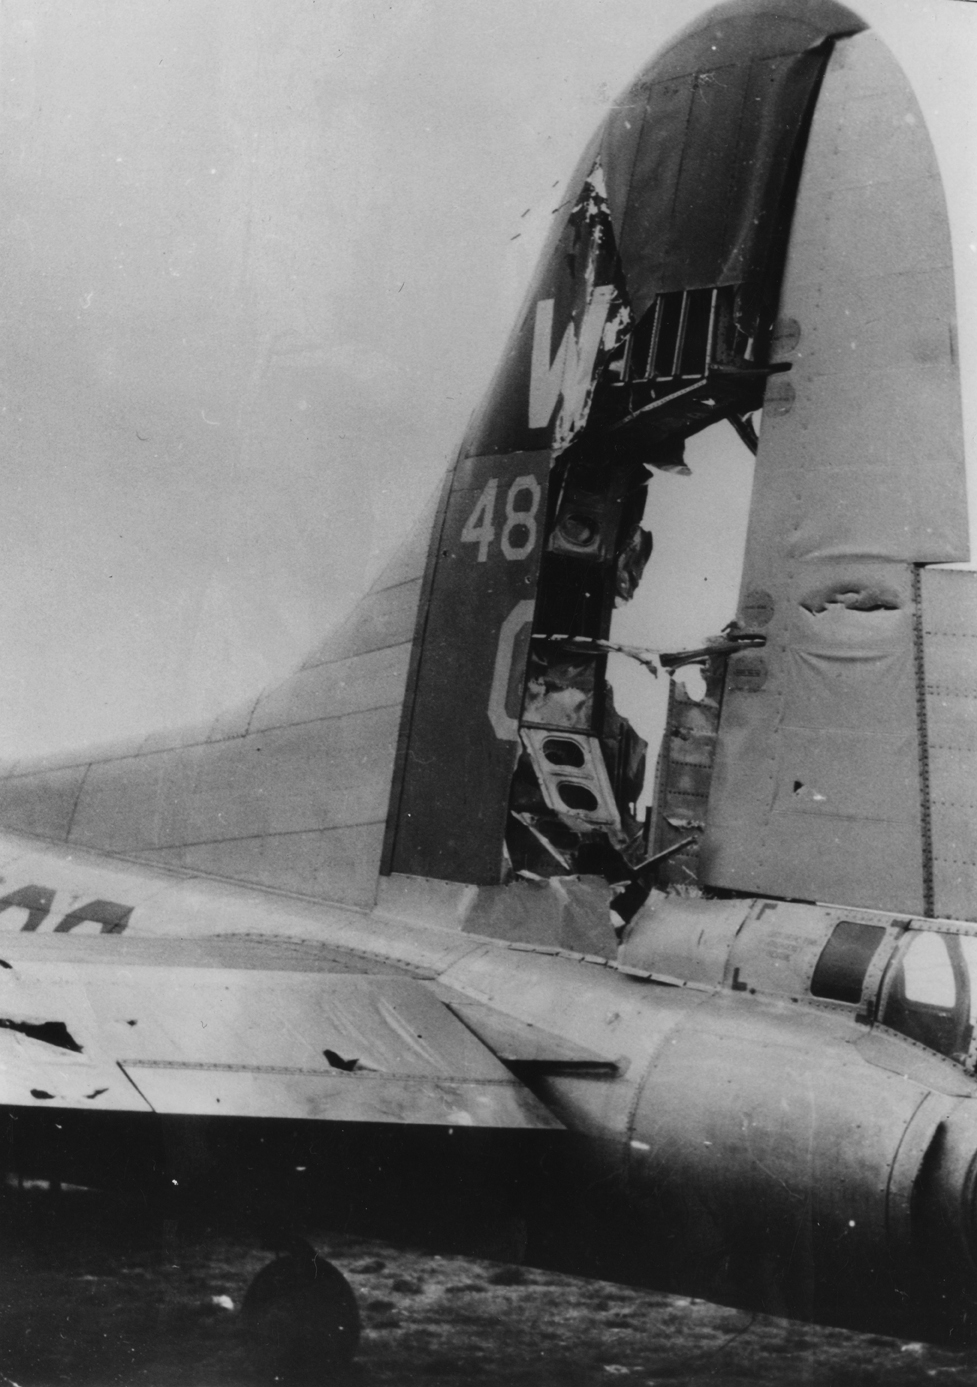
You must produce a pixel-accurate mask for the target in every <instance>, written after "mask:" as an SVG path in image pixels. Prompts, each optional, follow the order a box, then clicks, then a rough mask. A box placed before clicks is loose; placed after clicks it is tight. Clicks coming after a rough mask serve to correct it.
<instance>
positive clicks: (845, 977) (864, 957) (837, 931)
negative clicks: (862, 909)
mask: <svg viewBox="0 0 977 1387" xmlns="http://www.w3.org/2000/svg"><path fill="white" fill-rule="evenodd" d="M884 938H885V926H884V925H869V924H865V923H863V922H862V921H859V920H840V921H839V922H838V924H837V925H835V927H834V931H833V933H832V935H831V938H830V939H829V940H828V942H827V944H825V946H824V948H823V950H822V951H821V957H820V958H819V959H818V961H817V966H816V967H815V969H814V976H813V978H812V979H811V995H812V996H814V997H824V998H825V999H826V1000H828V1001H832V1002H853V1003H855V1005H857V1004H858V1003H859V1002H860V1001H861V999H862V984H863V983H864V981H865V974H866V973H867V972H868V965H869V964H870V963H871V961H872V958H873V956H874V954H875V951H876V949H877V948H878V947H879V945H880V944H881V943H882V940H883V939H884Z"/></svg>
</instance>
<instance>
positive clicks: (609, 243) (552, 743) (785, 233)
mask: <svg viewBox="0 0 977 1387" xmlns="http://www.w3.org/2000/svg"><path fill="white" fill-rule="evenodd" d="M862 30H863V26H862V25H861V23H860V22H859V21H858V20H857V19H856V18H855V17H854V16H853V15H851V13H850V12H848V11H846V10H843V9H842V8H840V7H839V6H836V5H833V4H821V3H813V4H810V5H805V6H804V7H803V8H801V7H788V8H787V9H784V8H783V7H777V6H774V5H769V4H766V3H765V0H757V3H756V4H755V5H752V6H750V7H749V9H744V8H742V7H736V8H735V10H732V9H727V8H725V7H721V8H720V9H718V10H716V11H713V12H712V13H711V14H710V15H709V16H707V17H706V19H705V21H703V22H700V24H699V25H698V27H693V28H692V29H690V30H689V31H687V33H686V34H685V35H684V36H683V37H681V38H680V39H679V40H677V42H676V43H675V44H674V45H673V47H672V48H670V49H669V50H667V51H666V52H665V53H664V54H663V55H661V56H660V57H659V58H658V59H656V60H655V62H654V63H653V64H652V65H651V67H650V68H648V69H647V70H646V71H645V72H644V73H643V74H642V75H641V76H640V77H639V78H638V80H637V82H636V83H635V84H634V86H633V87H632V88H631V89H630V90H629V91H628V92H627V93H625V94H624V96H623V97H622V99H621V100H620V101H619V102H618V103H617V105H616V106H615V108H614V110H613V112H612V114H611V115H610V117H609V118H608V120H607V122H606V123H605V125H604V126H603V127H602V128H601V129H600V130H599V131H598V132H597V135H596V136H595V139H594V140H593V141H592V143H591V145H590V147H589V148H588V150H587V151H586V153H585V155H584V158H583V161H582V162H581V165H580V167H579V169H578V171H577V174H576V175H575V177H574V179H573V180H572V181H571V185H570V189H569V191H568V195H567V197H566V200H565V204H564V208H563V210H562V213H561V214H560V216H558V217H557V219H556V221H555V223H554V227H553V230H552V233H551V237H550V240H549V243H548V245H547V246H546V248H545V250H544V253H543V256H542V260H541V265H540V270H539V273H538V275H537V278H536V281H535V283H534V285H533V287H532V289H531V291H530V294H529V296H528V300H527V305H526V310H525V313H524V315H523V317H522V319H521V320H520V322H519V324H518V326H517V329H516V331H515V334H514V336H513V339H512V342H511V344H510V347H509V349H508V351H507V353H506V356H505V358H504V360H503V363H502V366H501V368H500V370H499V373H498V376H497V379H496V381H495V383H494V385H493V388H492V390H491V391H490V393H489V396H488V399H487V401H486V404H485V406H484V407H483V410H482V412H481V414H480V415H479V416H477V417H476V420H475V422H474V424H473V426H472V428H471V430H470V433H469V436H468V438H467V439H466V441H465V444H464V446H463V448H462V451H461V456H460V458H459V461H458V463H457V465H456V467H455V469H454V472H453V474H452V476H451V477H450V478H449V482H448V487H447V490H446V493H445V499H444V503H443V507H442V516H441V522H440V525H439V527H438V528H437V529H436V538H435V542H434V544H433V545H432V551H431V559H430V563H429V572H428V580H427V582H428V586H427V593H428V594H429V595H430V602H429V606H428V608H427V611H426V614H425V618H424V625H423V629H422V630H421V631H420V637H421V644H420V651H419V655H418V659H417V662H416V664H415V669H414V681H413V684H412V686H411V688H410V689H409V696H408V704H409V706H408V707H407V710H406V713H405V720H404V723H403V726H402V743H401V747H402V752H401V757H400V761H399V768H398V772H397V774H396V775H395V780H394V797H393V800H392V808H391V818H390V821H389V823H388V852H387V856H386V869H387V870H392V871H394V872H404V873H411V874H415V875H424V876H436V877H442V878H447V879H448V880H454V881H464V882H472V883H475V884H478V885H486V886H488V885H492V884H500V883H503V882H505V881H507V880H511V879H512V877H513V875H514V874H515V875H517V876H518V875H520V874H521V875H523V876H527V877H533V876H537V877H545V878H553V877H568V876H571V875H576V874H584V875H586V874H595V875H598V876H600V875H602V876H604V877H605V878H606V879H607V881H608V882H610V883H612V884H622V885H624V887H625V891H624V894H623V896H619V897H618V898H617V901H616V902H615V908H616V909H617V911H618V913H619V914H620V915H622V916H623V917H624V918H627V916H628V915H629V914H630V913H631V912H632V911H633V910H634V909H635V908H636V906H637V904H638V903H640V900H641V899H642V896H643V894H644V893H646V892H647V890H648V889H649V887H650V885H651V884H653V883H656V882H657V884H660V885H665V886H668V885H669V884H670V883H672V882H675V881H679V880H682V881H688V880H689V877H690V876H692V877H693V878H694V879H696V880H697V881H698V882H699V884H700V885H702V886H704V887H706V888H714V889H722V890H725V891H730V890H732V891H741V892H746V893H757V892H759V893H762V894H765V895H770V896H781V897H787V898H792V899H806V900H818V899H821V900H824V899H827V900H831V899H845V900H848V901H852V902H853V903H856V904H859V905H864V906H870V907H875V908H900V907H901V908H905V909H910V910H913V911H915V912H917V913H934V912H936V913H940V912H942V913H950V910H949V907H951V906H952V910H953V911H955V912H956V913H958V914H968V915H970V914H972V912H973V907H972V905H969V904H968V903H967V901H966V900H964V899H963V898H964V896H966V895H967V887H968V886H969V883H970V881H971V879H972V877H973V876H974V874H975V872H977V844H974V843H973V842H971V841H970V840H969V839H968V840H967V842H966V843H964V842H963V841H962V838H963V837H966V834H962V833H961V827H960V826H961V824H962V822H963V816H964V813H965V801H966V800H967V795H966V793H965V791H964V788H963V786H962V785H961V784H958V783H956V781H955V780H954V778H953V775H952V773H950V772H949V771H948V767H949V766H950V765H951V764H952V763H953V758H952V757H948V756H946V755H943V754H942V753H939V754H934V749H933V747H932V746H931V740H932V739H931V738H930V736H929V733H928V730H927V728H928V725H929V722H934V725H935V723H936V722H939V723H940V726H941V727H942V726H943V725H944V724H946V723H947V718H946V717H945V716H943V713H942V709H943V707H944V705H945V699H944V700H943V702H942V703H940V705H939V706H935V705H934V694H933V688H932V679H930V678H929V676H928V675H927V671H926V666H927V659H929V661H930V664H932V661H933V659H935V658H936V650H935V647H934V649H933V650H932V651H930V654H929V656H927V654H926V648H925V647H926V642H927V640H929V641H930V642H931V643H932V640H933V639H935V637H933V636H932V634H931V635H930V636H927V635H926V632H927V630H930V629H931V628H932V629H935V627H934V622H935V620H936V618H935V609H934V607H933V605H932V602H931V603H930V605H929V607H927V605H926V603H927V594H928V593H930V592H932V591H935V589H934V587H933V584H932V582H930V581H929V578H930V577H931V576H932V575H927V574H926V573H925V570H924V566H925V565H927V564H933V563H940V562H947V561H953V560H962V559H966V558H967V557H968V548H967V535H966V520H965V517H966V499H965V490H964V472H963V448H962V430H961V417H960V416H961V410H960V398H959V381H958V368H957V363H956V358H955V346H954V336H953V315H954V295H953V277H952V265H951V258H950V246H949V235H948V228H947V220H946V210H945V205H944V201H943V193H942V187H941V184H940V179H939V174H938V171H937V168H936V163H935V159H934V156H933V151H932V147H931V145H930V143H929V139H928V136H927V133H926V129H925V123H924V121H923V117H922V114H921V112H920V110H919V107H918V105H917V103H916V101H915V98H914V97H913V94H912V91H911V89H910V87H909V85H908V83H907V81H906V79H905V77H904V75H903V73H902V72H901V70H900V69H899V67H898V64H897V63H896V62H895V60H894V59H893V58H892V56H891V54H889V52H888V51H887V50H886V48H885V47H884V45H883V44H882V43H881V42H880V41H879V40H878V39H876V38H875V36H874V35H872V34H870V33H866V32H862ZM761 408H762V411H763V424H762V428H761V430H760V437H759V438H757V436H756V434H755V433H754V430H753V426H752V420H751V415H752V414H753V413H754V412H755V411H757V410H759V409H761ZM720 420H727V421H729V422H730V423H731V424H732V426H733V427H734V428H735V430H736V432H737V433H738V434H739V436H740V439H741V440H742V441H743V443H745V444H746V445H747V446H748V447H750V448H751V450H754V451H756V452H757V466H756V473H755V481H754V493H753V499H752V504H751V513H750V521H749V533H748V538H747V542H746V553H745V558H744V571H743V585H742V591H741V593H740V595H739V600H738V603H737V601H736V599H735V597H734V595H733V594H730V604H729V619H728V622H727V623H726V625H725V628H724V629H723V630H722V631H714V630H703V631H702V632H701V633H697V634H696V637H695V638H694V645H695V648H693V649H690V650H679V651H672V652H661V651H650V650H646V649H633V648H632V649H629V650H628V651H627V652H626V653H629V654H631V655H634V656H636V657H637V658H638V659H639V660H642V661H643V662H645V663H646V664H647V665H648V666H649V667H650V668H653V669H657V670H664V671H666V672H667V673H668V674H669V675H672V674H674V672H675V671H676V670H677V669H680V668H681V667H682V666H683V665H685V664H688V663H692V662H695V663H698V664H699V665H700V667H701V668H702V669H703V671H704V673H705V676H706V678H705V684H706V692H705V696H704V697H703V698H702V699H701V700H698V701H696V700H694V699H692V698H690V697H689V696H688V694H687V693H686V691H685V690H684V689H683V688H682V686H681V685H680V684H677V683H676V684H674V685H673V687H672V691H671V697H670V703H669V712H668V720H667V728H666V732H665V736H664V739H663V742H662V746H661V747H660V748H654V749H652V753H651V754H652V755H656V756H657V776H656V781H655V800H654V803H653V805H652V809H651V812H650V813H649V814H647V815H645V816H643V817H642V816H640V815H639V813H638V812H637V804H638V800H639V797H640V796H641V791H642V783H643V780H644V777H645V770H646V768H645V760H646V758H647V756H648V752H649V748H648V747H647V746H646V745H645V743H644V741H643V740H642V738H641V737H640V736H638V735H637V733H636V732H635V731H634V729H633V728H632V727H631V726H630V725H629V723H628V722H627V720H626V719H625V718H623V717H622V716H621V714H620V712H619V711H618V709H617V708H616V706H615V698H614V691H613V690H612V688H611V683H610V681H609V680H608V656H609V654H610V653H611V652H612V651H613V650H615V649H622V647H620V646H616V645H615V643H614V641H613V640H612V639H611V635H612V632H611V617H612V613H613V610H614V607H615V604H618V605H619V604H621V603H625V602H627V601H629V600H630V599H631V597H632V596H633V594H634V592H635V589H636V588H637V586H638V584H639V583H640V582H641V579H642V574H643V571H644V567H645V564H646V563H647V561H648V558H649V555H650V553H651V549H652V543H653V541H652V536H651V530H652V529H653V528H654V520H653V516H654V507H653V506H652V507H651V511H650V514H651V516H652V522H651V524H649V523H648V522H647V521H646V520H645V515H646V505H647V501H648V495H649V481H650V479H651V478H652V477H653V476H654V474H655V472H656V471H668V470H672V471H675V470H682V468H683V456H684V442H685V440H686V439H687V438H688V437H689V436H690V435H692V434H694V433H696V432H698V431H700V430H703V429H705V428H706V427H708V426H709V425H711V424H713V423H716V422H717V421H720ZM651 490H652V494H653V493H654V486H652V488H651ZM704 542H705V543H708V542H709V540H708V539H705V540H704ZM690 562H692V563H694V562H695V558H694V555H693V556H690ZM956 576H958V577H959V575H956ZM968 595H969V588H968ZM669 598H670V594H669V593H668V592H667V591H662V592H661V593H656V594H655V600H656V601H661V602H662V603H667V602H668V601H669ZM422 605H423V604H422ZM937 624H938V623H937ZM968 629H969V626H968ZM459 649H461V650H462V651H464V652H465V661H464V666H463V668H462V669H460V670H459V668H458V664H457V651H458V650H459ZM941 649H942V647H941ZM941 658H942V657H941ZM947 678H949V676H947ZM950 682H951V683H952V685H953V695H952V696H953V697H954V698H957V697H958V696H959V689H958V685H959V684H960V682H961V678H960V672H959V671H955V672H953V674H952V680H950ZM964 682H966V680H964ZM480 685H482V686H483V687H487V688H488V689H489V690H490V693H489V700H488V709H487V712H486V709H485V707H484V705H482V704H481V701H480V699H479V698H478V697H477V696H474V697H473V696H472V694H473V691H474V690H476V689H477V688H478V687H479V686H480ZM961 706H962V705H961ZM447 710H450V714H449V715H448V716H447V718H446V716H445V715H444V714H446V713H447ZM950 721H953V719H951V720H950ZM959 721H960V719H956V720H955V721H954V722H953V728H950V729H948V731H952V732H953V734H954V736H956V737H957V738H958V739H959V735H960V729H959V727H957V724H958V723H959ZM937 776H942V777H943V779H942V781H941V783H940V786H937V785H936V782H935V780H934V777H937ZM957 779H958V780H959V776H958V777H957ZM947 806H949V807H947ZM934 827H939V830H940V831H939V832H937V833H936V834H935V836H934ZM940 832H943V836H944V838H945V839H946V842H945V843H944V844H943V846H941V842H940V841H938V840H939V838H940ZM947 835H949V837H947ZM700 838H701V850H700V846H699V843H700ZM951 840H952V842H951ZM938 880H939V881H940V882H942V884H943V885H942V894H941V893H940V892H938V891H937V889H936V883H937V881H938Z"/></svg>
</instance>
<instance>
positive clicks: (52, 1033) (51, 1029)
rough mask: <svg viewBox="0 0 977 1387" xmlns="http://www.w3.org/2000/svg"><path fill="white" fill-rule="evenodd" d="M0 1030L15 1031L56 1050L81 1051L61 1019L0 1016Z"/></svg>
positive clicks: (76, 1052) (78, 1053)
mask: <svg viewBox="0 0 977 1387" xmlns="http://www.w3.org/2000/svg"><path fill="white" fill-rule="evenodd" d="M0 1030H4V1031H16V1032H17V1033H18V1035H26V1036H27V1037H28V1038H29V1039H30V1040H40V1041H42V1042H43V1043H44V1044H45V1045H53V1046H54V1047H55V1048H56V1049H58V1050H71V1051H72V1052H73V1053H74V1054H76V1055H80V1054H81V1053H82V1047H81V1046H80V1045H79V1044H78V1042H77V1040H75V1038H74V1036H73V1035H72V1034H71V1032H70V1031H69V1030H68V1027H67V1026H66V1025H65V1024H64V1022H63V1021H11V1020H10V1019H9V1018H8V1017H2V1016H0Z"/></svg>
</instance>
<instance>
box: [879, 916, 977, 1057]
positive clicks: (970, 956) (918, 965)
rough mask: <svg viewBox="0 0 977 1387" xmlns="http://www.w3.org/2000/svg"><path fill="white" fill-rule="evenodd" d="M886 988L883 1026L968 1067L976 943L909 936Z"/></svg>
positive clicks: (954, 938) (976, 973)
mask: <svg viewBox="0 0 977 1387" xmlns="http://www.w3.org/2000/svg"><path fill="white" fill-rule="evenodd" d="M890 966H894V968H895V972H894V974H893V976H892V980H891V983H889V984H887V985H886V987H885V994H884V1006H883V1012H882V1016H881V1021H882V1024H883V1025H885V1026H890V1027H891V1028H892V1029H893V1030H895V1031H899V1032H901V1034H903V1035H906V1036H908V1037H909V1038H910V1039H911V1040H916V1041H918V1042H919V1043H920V1044H921V1045H926V1046H928V1047H929V1048H930V1049H931V1050H937V1051H939V1053H940V1054H941V1055H949V1056H950V1057H951V1058H953V1059H956V1060H959V1061H961V1062H962V1063H963V1062H969V1054H970V1049H971V1041H972V1038H973V1029H974V1010H973V999H974V997H975V994H977V939H973V938H970V937H968V936H961V935H956V934H936V933H935V932H930V931H916V930H914V931H912V932H911V933H910V934H908V935H907V936H906V939H905V940H904V941H903V944H902V946H901V949H900V952H899V953H898V955H897V956H896V959H895V962H894V965H890Z"/></svg>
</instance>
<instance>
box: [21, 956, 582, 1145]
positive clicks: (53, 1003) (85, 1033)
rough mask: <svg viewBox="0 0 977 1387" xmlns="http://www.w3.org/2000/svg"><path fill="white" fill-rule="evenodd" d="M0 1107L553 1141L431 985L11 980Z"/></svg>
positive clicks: (162, 976)
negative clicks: (470, 1130)
mask: <svg viewBox="0 0 977 1387" xmlns="http://www.w3.org/2000/svg"><path fill="white" fill-rule="evenodd" d="M0 1103H2V1104H5V1105H11V1106H50V1107H72V1108H102V1109H108V1110H125V1111H140V1110H142V1111H147V1112H149V1111H152V1112H157V1113H171V1114H193V1115H202V1116H216V1117H270V1118H286V1119H291V1120H303V1119H311V1120H316V1121H328V1122H382V1123H397V1124H405V1125H411V1126H413V1125H423V1126H430V1125H436V1126H449V1127H487V1128H508V1129H517V1128H522V1129H532V1128H538V1129H552V1128H559V1126H560V1124H559V1123H558V1122H557V1121H556V1119H555V1118H553V1117H552V1116H551V1115H550V1114H549V1113H548V1112H547V1110H546V1109H545V1108H544V1107H543V1106H542V1104H541V1103H539V1101H538V1100H537V1099H536V1098H535V1097H534V1096H533V1095H532V1094H531V1093H530V1092H529V1091H528V1090H527V1089H526V1088H524V1087H523V1085H522V1084H521V1083H520V1081H519V1080H518V1079H517V1078H515V1077H514V1076H513V1075H512V1074H510V1073H509V1071H508V1070H507V1069H506V1068H505V1067H504V1065H503V1064H501V1063H500V1061H499V1060H498V1059H497V1058H496V1056H495V1055H494V1054H493V1053H491V1051H490V1050H489V1049H488V1048H486V1046H485V1045H483V1044H482V1043H481V1041H480V1040H479V1039H477V1038H476V1036H475V1035H474V1034H473V1033H472V1031H471V1030H470V1029H469V1028H468V1027H467V1026H465V1025H463V1024H462V1022H461V1021H460V1020H459V1019H458V1018H457V1017H456V1016H454V1015H453V1014H452V1012H451V1011H450V1010H449V1008H448V1007H447V1006H445V1005H444V1004H443V1003H442V1002H441V1001H439V1000H438V998H437V997H436V996H435V994H434V992H433V991H432V990H431V988H430V987H429V986H428V985H427V984H425V983H423V982H419V981H416V980H414V979H408V978H397V977H382V976H361V975H356V974H324V973H319V974H305V973H277V974H276V973H265V972H260V971H256V970H249V969H221V968H206V969H190V968H172V967H146V966H136V967H129V968H124V969H123V968H119V967H115V966H101V965H93V966H86V967H77V968H73V969H72V970H71V971H70V972H69V971H68V970H66V969H65V968H64V967H63V966H61V965H60V964H55V963H53V962H43V963H31V964H20V963H18V964H17V965H16V966H14V967H11V966H10V965H8V966H7V967H6V968H4V969H3V970H2V972H0Z"/></svg>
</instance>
